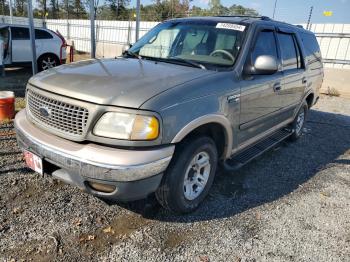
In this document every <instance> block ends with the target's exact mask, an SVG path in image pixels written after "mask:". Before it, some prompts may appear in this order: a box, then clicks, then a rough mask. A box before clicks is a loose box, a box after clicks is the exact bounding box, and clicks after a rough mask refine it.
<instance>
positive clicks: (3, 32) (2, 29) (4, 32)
mask: <svg viewBox="0 0 350 262" xmlns="http://www.w3.org/2000/svg"><path fill="white" fill-rule="evenodd" d="M10 38H11V34H10V29H9V27H8V26H0V39H1V40H2V41H3V42H4V52H3V54H1V55H2V59H3V60H2V61H3V63H4V65H7V64H11V52H10Z"/></svg>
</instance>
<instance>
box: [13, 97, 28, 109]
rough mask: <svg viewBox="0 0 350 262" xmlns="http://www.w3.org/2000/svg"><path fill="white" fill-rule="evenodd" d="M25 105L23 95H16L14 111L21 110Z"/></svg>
mask: <svg viewBox="0 0 350 262" xmlns="http://www.w3.org/2000/svg"><path fill="white" fill-rule="evenodd" d="M25 107H26V101H25V99H24V98H23V97H17V98H16V102H15V110H16V112H18V111H20V110H22V109H23V108H25Z"/></svg>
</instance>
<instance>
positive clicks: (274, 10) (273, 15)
mask: <svg viewBox="0 0 350 262" xmlns="http://www.w3.org/2000/svg"><path fill="white" fill-rule="evenodd" d="M276 6H277V0H275V6H274V7H273V14H272V19H275V13H276Z"/></svg>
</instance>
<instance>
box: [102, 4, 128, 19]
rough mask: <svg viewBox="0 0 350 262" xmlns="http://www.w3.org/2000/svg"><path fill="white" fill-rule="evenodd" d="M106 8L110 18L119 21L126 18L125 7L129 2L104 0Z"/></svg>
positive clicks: (126, 11)
mask: <svg viewBox="0 0 350 262" xmlns="http://www.w3.org/2000/svg"><path fill="white" fill-rule="evenodd" d="M106 2H107V3H108V6H109V8H110V10H111V12H112V16H114V17H115V18H116V19H118V20H120V19H123V18H128V17H129V14H128V10H127V6H128V5H129V4H130V0H106Z"/></svg>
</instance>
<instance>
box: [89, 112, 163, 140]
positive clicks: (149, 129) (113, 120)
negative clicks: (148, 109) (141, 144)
mask: <svg viewBox="0 0 350 262" xmlns="http://www.w3.org/2000/svg"><path fill="white" fill-rule="evenodd" d="M93 133H94V134H95V135H97V136H103V137H110V138H117V139H124V140H154V139H156V138H157V137H158V135H159V121H158V119H157V118H156V117H154V116H143V115H135V114H128V113H117V112H108V113H105V114H104V115H103V116H102V117H101V118H100V119H99V120H98V122H97V124H96V125H95V128H94V131H93Z"/></svg>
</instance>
